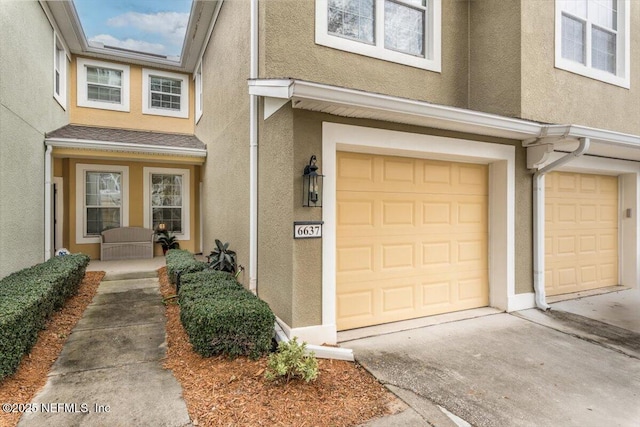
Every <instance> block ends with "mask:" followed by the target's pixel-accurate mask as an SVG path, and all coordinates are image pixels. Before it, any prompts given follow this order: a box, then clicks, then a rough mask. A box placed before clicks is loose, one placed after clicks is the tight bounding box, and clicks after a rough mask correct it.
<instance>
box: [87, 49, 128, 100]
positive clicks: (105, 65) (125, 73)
mask: <svg viewBox="0 0 640 427" xmlns="http://www.w3.org/2000/svg"><path fill="white" fill-rule="evenodd" d="M76 61H77V74H78V75H77V80H78V107H89V108H98V109H101V110H114V111H126V112H128V111H129V76H130V69H129V66H128V65H123V64H116V63H113V62H104V61H95V60H93V59H86V58H78V59H77V60H76ZM87 67H98V68H109V69H111V70H117V71H120V72H121V73H122V90H121V92H120V103H119V104H116V103H113V102H100V101H94V100H90V99H89V97H88V94H87Z"/></svg>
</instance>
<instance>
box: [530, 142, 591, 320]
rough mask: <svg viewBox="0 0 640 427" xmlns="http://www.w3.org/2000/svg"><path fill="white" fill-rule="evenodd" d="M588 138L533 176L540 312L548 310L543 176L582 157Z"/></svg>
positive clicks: (535, 285)
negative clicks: (545, 286)
mask: <svg viewBox="0 0 640 427" xmlns="http://www.w3.org/2000/svg"><path fill="white" fill-rule="evenodd" d="M589 143H590V139H589V138H580V145H579V146H578V148H577V149H576V150H575V151H573V152H571V153H569V154H567V155H566V156H563V157H561V158H559V159H558V160H556V161H554V162H552V163H549V164H548V165H546V166H544V167H542V168H540V169H538V170H537V171H536V172H535V173H534V174H533V288H534V291H535V299H536V306H537V307H538V308H539V309H540V310H545V311H546V310H549V309H550V308H551V307H550V306H549V304H547V297H546V293H545V289H544V272H545V265H544V221H545V217H544V204H545V200H544V176H545V175H546V174H547V173H548V172H551V171H552V170H554V169H556V168H558V167H560V166H562V165H564V164H566V163H569V162H570V161H571V160H573V159H575V158H577V157H580V156H582V155H583V154H584V153H586V152H587V150H588V149H589Z"/></svg>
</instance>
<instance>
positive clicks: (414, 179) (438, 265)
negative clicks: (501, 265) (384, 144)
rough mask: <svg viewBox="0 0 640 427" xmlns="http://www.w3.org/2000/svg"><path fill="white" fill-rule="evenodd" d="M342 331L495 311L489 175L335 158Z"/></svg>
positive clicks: (471, 167) (418, 163)
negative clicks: (491, 281) (491, 290)
mask: <svg viewBox="0 0 640 427" xmlns="http://www.w3.org/2000/svg"><path fill="white" fill-rule="evenodd" d="M337 165H338V167H337V169H338V176H337V229H336V234H337V241H336V245H337V248H336V258H337V259H336V272H337V274H336V276H337V277H336V287H337V325H338V330H344V329H351V328H357V327H361V326H369V325H375V324H381V323H386V322H393V321H397V320H405V319H411V318H415V317H422V316H428V315H433V314H440V313H446V312H451V311H457V310H465V309H469V308H476V307H483V306H486V305H488V303H489V297H488V294H489V285H488V264H487V236H488V233H487V203H488V202H487V193H488V192H487V179H488V173H487V166H486V165H475V164H466V163H451V162H441V161H431V160H422V159H411V158H404V157H393V156H379V155H368V154H358V153H338V155H337Z"/></svg>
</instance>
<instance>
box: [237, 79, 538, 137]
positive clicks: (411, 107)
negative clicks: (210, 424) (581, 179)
mask: <svg viewBox="0 0 640 427" xmlns="http://www.w3.org/2000/svg"><path fill="white" fill-rule="evenodd" d="M249 93H250V94H252V95H258V96H267V97H274V98H281V99H285V98H286V99H291V100H292V101H293V108H302V109H306V107H307V105H306V104H308V103H309V102H317V103H327V104H331V105H336V106H343V107H345V108H347V110H345V111H343V112H342V114H337V115H344V116H348V117H361V118H372V113H373V115H374V117H373V118H376V116H377V115H380V116H382V115H384V114H385V113H389V114H397V115H401V116H403V117H412V118H414V119H418V120H419V119H421V118H422V119H426V120H429V122H430V123H433V124H437V126H434V127H437V128H440V129H445V130H453V131H463V132H464V131H466V132H472V133H477V134H484V135H488V136H495V137H502V138H511V139H518V140H522V139H526V138H528V137H531V136H532V135H537V134H538V133H539V132H540V129H541V126H542V125H541V124H540V123H536V122H531V121H527V120H521V119H515V118H511V117H505V116H499V115H495V114H489V113H484V112H480V111H474V110H467V109H464V108H457V107H450V106H444V105H437V104H431V103H428V102H424V101H417V100H412V99H407V98H400V97H395V96H389V95H382V94H377V93H372V92H366V91H361V90H355V89H347V88H343V87H337V86H331V85H326V84H321V83H313V82H307V81H301V80H294V79H273V80H250V81H249ZM309 109H310V108H309ZM365 112H366V114H365ZM382 120H384V119H382Z"/></svg>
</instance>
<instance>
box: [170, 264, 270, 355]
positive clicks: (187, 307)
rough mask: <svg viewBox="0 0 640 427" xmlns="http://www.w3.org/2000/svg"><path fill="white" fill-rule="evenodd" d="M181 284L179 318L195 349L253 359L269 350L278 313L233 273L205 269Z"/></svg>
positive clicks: (187, 277)
mask: <svg viewBox="0 0 640 427" xmlns="http://www.w3.org/2000/svg"><path fill="white" fill-rule="evenodd" d="M182 280H184V281H182ZM181 283H182V286H181V287H180V292H179V303H180V320H181V321H182V324H183V326H184V328H185V330H186V332H187V335H188V336H189V341H190V342H191V345H192V346H193V349H194V351H196V352H197V353H199V354H200V355H202V356H205V357H209V356H214V355H218V354H224V355H226V356H228V357H231V358H234V357H237V356H241V355H244V356H249V357H250V358H252V359H257V358H258V357H260V356H262V355H263V354H266V353H267V352H268V351H269V348H270V346H271V338H272V336H273V325H274V322H275V316H274V315H273V312H272V311H271V309H270V308H269V306H268V305H267V303H265V302H264V301H262V300H261V299H259V298H258V297H256V296H255V295H254V294H252V293H251V292H249V291H247V290H246V289H245V288H244V287H243V286H242V285H241V284H239V283H238V282H237V281H236V280H235V278H234V277H233V276H231V275H229V274H228V273H222V272H216V271H202V272H199V273H191V274H186V275H185V276H184V277H183V278H182V277H181Z"/></svg>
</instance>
